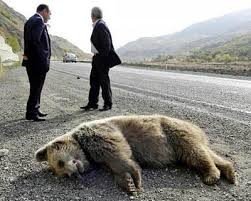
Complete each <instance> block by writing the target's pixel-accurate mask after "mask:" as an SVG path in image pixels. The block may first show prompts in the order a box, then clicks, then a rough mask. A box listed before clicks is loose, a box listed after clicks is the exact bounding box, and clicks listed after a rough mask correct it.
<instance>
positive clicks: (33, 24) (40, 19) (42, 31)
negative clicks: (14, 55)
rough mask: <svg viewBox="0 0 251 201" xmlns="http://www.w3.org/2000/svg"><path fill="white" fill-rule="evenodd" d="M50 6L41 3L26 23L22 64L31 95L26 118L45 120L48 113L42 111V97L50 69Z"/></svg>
mask: <svg viewBox="0 0 251 201" xmlns="http://www.w3.org/2000/svg"><path fill="white" fill-rule="evenodd" d="M50 15H51V12H50V10H49V7H48V6H47V5H45V4H41V5H39V6H38V7H37V13H36V14H35V15H33V16H32V17H30V18H29V20H28V21H27V22H26V23H25V25H24V55H23V63H22V65H23V66H25V67H26V71H27V74H28V78H29V82H30V95H29V99H28V102H27V108H26V109H27V110H26V119H27V120H33V121H45V119H41V117H45V116H46V115H47V114H43V113H42V112H40V110H39V108H40V98H41V92H42V89H43V85H44V81H45V77H46V73H47V72H48V71H49V66H50V57H51V42H50V36H49V34H48V31H47V27H46V23H47V22H48V20H49V19H50Z"/></svg>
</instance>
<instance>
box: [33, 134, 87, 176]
mask: <svg viewBox="0 0 251 201" xmlns="http://www.w3.org/2000/svg"><path fill="white" fill-rule="evenodd" d="M35 157H36V160H37V161H38V162H43V161H47V162H48V164H49V167H50V169H51V170H52V171H53V172H54V173H55V174H56V175H58V176H66V175H67V176H71V175H73V174H77V175H79V174H81V173H83V172H84V171H85V170H86V169H88V168H89V166H90V162H89V161H88V160H87V157H86V155H85V153H84V152H83V151H82V149H81V148H80V145H79V143H78V142H77V141H76V140H75V139H74V138H72V137H71V136H64V137H63V136H62V137H59V138H56V139H55V140H53V141H51V142H49V143H48V144H46V145H44V146H43V147H41V148H40V149H39V150H37V151H36V153H35Z"/></svg>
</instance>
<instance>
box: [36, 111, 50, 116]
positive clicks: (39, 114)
mask: <svg viewBox="0 0 251 201" xmlns="http://www.w3.org/2000/svg"><path fill="white" fill-rule="evenodd" d="M37 115H38V116H39V117H46V116H47V115H48V114H46V113H42V112H40V111H38V112H37Z"/></svg>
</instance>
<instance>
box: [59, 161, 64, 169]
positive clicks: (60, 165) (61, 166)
mask: <svg viewBox="0 0 251 201" xmlns="http://www.w3.org/2000/svg"><path fill="white" fill-rule="evenodd" d="M58 167H59V168H63V167H64V161H61V160H59V161H58Z"/></svg>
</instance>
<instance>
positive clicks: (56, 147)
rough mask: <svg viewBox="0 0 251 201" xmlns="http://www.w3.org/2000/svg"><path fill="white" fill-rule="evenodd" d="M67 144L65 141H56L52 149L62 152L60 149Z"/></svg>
mask: <svg viewBox="0 0 251 201" xmlns="http://www.w3.org/2000/svg"><path fill="white" fill-rule="evenodd" d="M64 144H65V142H64V141H62V140H61V141H56V142H53V143H52V145H51V148H52V149H56V150H60V148H61V147H62V146H63V145H64Z"/></svg>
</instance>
